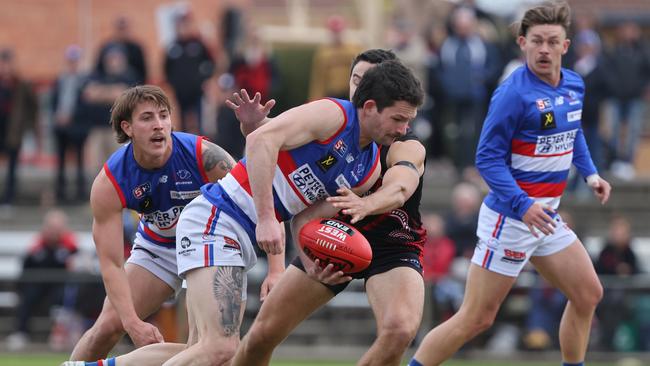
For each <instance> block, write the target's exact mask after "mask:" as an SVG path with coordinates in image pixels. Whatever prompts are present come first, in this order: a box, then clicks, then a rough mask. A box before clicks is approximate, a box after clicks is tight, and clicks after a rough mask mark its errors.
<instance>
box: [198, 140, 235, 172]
mask: <svg viewBox="0 0 650 366" xmlns="http://www.w3.org/2000/svg"><path fill="white" fill-rule="evenodd" d="M201 149H202V154H201V155H202V159H203V168H204V169H205V172H206V173H207V174H208V179H209V180H210V182H216V181H217V180H219V179H221V178H223V177H225V176H226V174H228V172H229V171H230V169H232V167H233V166H234V165H235V163H236V162H235V159H233V158H232V156H230V154H228V152H227V151H226V150H224V149H222V148H221V147H220V146H218V145H216V144H213V143H212V142H210V141H207V140H203V141H202V142H201Z"/></svg>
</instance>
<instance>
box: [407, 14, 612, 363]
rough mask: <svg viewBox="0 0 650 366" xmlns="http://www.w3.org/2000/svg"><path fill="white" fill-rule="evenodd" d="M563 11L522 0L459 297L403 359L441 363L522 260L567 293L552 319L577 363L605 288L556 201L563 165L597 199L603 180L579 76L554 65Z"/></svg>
mask: <svg viewBox="0 0 650 366" xmlns="http://www.w3.org/2000/svg"><path fill="white" fill-rule="evenodd" d="M570 13H571V11H570V8H569V5H568V4H566V2H562V1H559V2H554V3H544V4H540V5H537V6H535V7H532V8H530V9H528V10H527V11H526V12H525V14H524V15H523V17H522V20H521V22H520V25H519V37H518V38H517V42H518V44H519V47H520V49H521V50H522V52H523V53H524V55H525V57H526V63H525V65H523V66H521V67H519V68H518V69H516V70H515V71H513V73H512V74H511V75H510V76H509V77H508V78H507V79H506V80H504V81H503V82H502V83H501V85H500V86H499V87H498V88H497V90H496V91H495V92H494V94H493V96H492V99H491V101H490V108H489V110H488V114H487V116H486V118H485V121H484V123H483V129H482V131H481V137H480V141H479V144H478V148H477V154H476V167H477V169H478V171H479V172H480V173H481V176H482V177H483V179H484V180H485V181H486V183H487V184H488V186H489V187H490V192H489V193H488V195H487V197H486V198H485V200H484V202H483V206H482V207H481V211H480V213H479V222H478V228H477V235H478V238H479V241H478V244H477V246H476V249H475V252H474V256H473V258H472V263H471V265H470V268H469V272H468V274H467V284H466V290H465V297H464V299H463V304H462V305H461V307H460V309H459V310H458V312H457V313H456V314H454V316H452V317H451V318H449V319H448V320H447V321H445V322H444V323H442V324H440V325H438V326H437V327H435V328H434V329H432V330H431V331H430V332H429V333H428V334H427V335H426V336H425V337H424V339H423V340H422V343H421V344H420V346H419V347H418V350H417V351H416V353H415V356H414V357H413V359H412V360H411V362H410V363H409V366H432V365H439V364H441V363H442V362H444V361H445V360H447V359H448V358H450V357H451V356H452V355H453V354H454V353H455V352H456V350H458V349H459V348H460V347H461V346H462V345H463V344H465V343H466V342H467V341H469V340H470V339H472V338H473V337H475V336H476V335H477V334H479V333H481V332H483V331H484V330H486V329H487V328H489V327H490V326H491V325H492V323H493V322H494V319H495V317H496V314H497V312H498V310H499V307H500V306H501V303H502V302H503V300H504V299H505V297H506V295H507V294H508V292H509V291H510V289H511V288H512V286H513V285H514V283H515V280H516V277H517V275H518V274H519V272H520V271H521V269H522V268H523V266H524V265H525V264H526V262H528V261H530V262H531V263H532V264H533V266H534V267H535V269H536V270H537V272H539V273H540V274H541V275H542V276H543V277H544V278H545V279H546V280H547V281H548V282H549V283H551V284H552V285H553V286H554V287H556V288H558V289H560V290H561V291H562V292H563V293H564V295H565V296H566V297H567V299H568V302H567V305H566V308H565V310H564V314H563V316H562V320H561V322H560V331H559V339H560V350H561V352H562V362H563V365H564V366H583V365H584V360H585V355H586V352H587V344H588V341H589V330H590V329H591V320H592V317H593V315H594V311H595V310H596V306H597V305H598V303H599V302H600V299H601V298H602V294H603V288H602V285H601V284H600V281H599V280H598V276H597V275H596V271H595V270H594V266H593V264H592V262H591V259H590V258H589V255H588V254H587V251H586V250H585V248H584V247H583V245H582V243H581V242H580V240H578V238H577V237H576V235H575V234H574V233H573V231H571V229H569V228H568V227H567V226H566V225H565V224H564V222H563V221H562V218H561V217H559V215H557V213H556V210H557V208H558V207H559V204H560V198H561V197H562V194H563V192H564V188H565V187H566V184H567V178H568V175H569V169H570V168H571V165H574V166H575V167H576V168H577V170H578V172H579V173H580V175H582V177H584V178H585V179H586V180H587V183H588V185H589V187H590V188H591V189H592V190H593V192H594V194H595V195H596V197H597V198H598V199H599V201H600V202H601V203H602V204H604V203H605V202H607V200H608V198H609V194H610V190H611V187H610V185H609V183H608V182H607V181H605V180H604V179H602V178H601V177H600V176H599V175H598V172H597V170H596V167H595V166H594V163H593V161H592V160H591V156H590V154H589V150H588V147H587V143H586V142H585V137H584V135H583V133H582V128H581V127H580V124H581V119H582V104H583V102H582V101H583V96H584V90H585V87H584V81H583V80H582V78H581V77H580V75H579V74H577V73H575V72H573V71H571V70H567V69H563V68H562V66H561V65H562V55H564V54H565V53H566V52H567V51H568V49H569V44H570V43H571V41H570V40H569V39H568V38H567V32H568V29H569V23H570V19H571V14H570Z"/></svg>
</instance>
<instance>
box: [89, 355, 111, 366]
mask: <svg viewBox="0 0 650 366" xmlns="http://www.w3.org/2000/svg"><path fill="white" fill-rule="evenodd" d="M85 366H115V357H111V358H107V359H105V360H99V361H96V362H86V365H85Z"/></svg>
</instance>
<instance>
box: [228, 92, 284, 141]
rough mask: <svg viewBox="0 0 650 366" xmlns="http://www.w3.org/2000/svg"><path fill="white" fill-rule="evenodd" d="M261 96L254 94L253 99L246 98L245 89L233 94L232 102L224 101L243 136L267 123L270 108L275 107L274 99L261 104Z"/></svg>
mask: <svg viewBox="0 0 650 366" xmlns="http://www.w3.org/2000/svg"><path fill="white" fill-rule="evenodd" d="M261 100H262V95H261V94H260V93H259V92H258V93H255V96H253V99H251V98H250V96H248V92H247V91H246V89H242V90H241V91H240V92H239V93H236V92H235V93H233V97H232V100H226V105H227V106H228V107H229V108H230V109H232V110H233V111H234V112H235V117H237V120H238V121H239V123H240V124H239V128H240V130H241V133H242V134H243V135H244V136H248V134H249V133H251V132H253V131H255V130H256V129H257V128H258V127H260V126H261V125H263V124H265V123H268V121H270V120H271V119H270V118H268V117H267V116H268V115H269V112H271V108H273V106H274V105H275V99H271V100H269V101H267V102H266V103H265V104H264V105H262V104H261Z"/></svg>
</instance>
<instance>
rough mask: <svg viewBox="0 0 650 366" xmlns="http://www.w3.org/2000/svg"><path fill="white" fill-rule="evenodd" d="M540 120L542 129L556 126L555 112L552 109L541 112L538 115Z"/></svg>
mask: <svg viewBox="0 0 650 366" xmlns="http://www.w3.org/2000/svg"><path fill="white" fill-rule="evenodd" d="M540 120H541V122H542V126H541V129H542V130H550V129H552V128H556V127H557V124H556V123H555V114H554V113H553V111H548V112H546V113H542V114H541V115H540Z"/></svg>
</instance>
